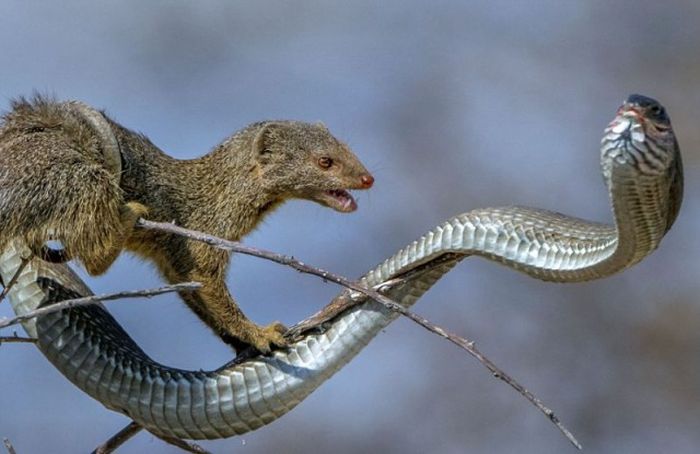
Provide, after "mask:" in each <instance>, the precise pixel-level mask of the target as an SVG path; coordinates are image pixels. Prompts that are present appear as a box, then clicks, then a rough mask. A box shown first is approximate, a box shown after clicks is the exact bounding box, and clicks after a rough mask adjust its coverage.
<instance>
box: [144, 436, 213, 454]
mask: <svg viewBox="0 0 700 454" xmlns="http://www.w3.org/2000/svg"><path fill="white" fill-rule="evenodd" d="M154 435H155V434H154ZM156 437H158V438H160V439H161V440H163V441H164V442H166V443H168V444H169V445H173V446H177V447H178V448H180V449H182V450H183V451H185V452H193V453H195V454H209V451H207V450H206V449H204V448H203V447H201V446H199V445H198V444H197V443H190V442H188V441H185V440H181V439H179V438H175V437H161V436H160V435H156Z"/></svg>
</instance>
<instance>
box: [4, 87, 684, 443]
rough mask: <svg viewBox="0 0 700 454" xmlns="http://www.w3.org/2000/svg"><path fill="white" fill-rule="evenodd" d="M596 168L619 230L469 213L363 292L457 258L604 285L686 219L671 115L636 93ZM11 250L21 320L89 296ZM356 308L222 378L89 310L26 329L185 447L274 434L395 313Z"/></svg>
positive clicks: (61, 272) (404, 252) (361, 304)
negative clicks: (172, 362)
mask: <svg viewBox="0 0 700 454" xmlns="http://www.w3.org/2000/svg"><path fill="white" fill-rule="evenodd" d="M600 163H601V169H602V174H603V178H604V181H605V184H606V185H607V188H608V192H609V197H610V203H611V206H612V213H613V218H614V223H613V224H604V223H597V222H590V221H587V220H583V219H579V218H575V217H571V216H566V215H563V214H559V213H556V212H552V211H547V210H542V209H534V208H525V207H516V206H511V207H501V208H486V209H476V210H472V211H469V212H466V213H463V214H460V215H457V216H455V217H452V218H450V219H448V220H446V221H444V222H443V223H441V224H439V225H437V226H436V227H434V228H433V229H431V230H429V231H428V232H427V233H425V234H424V235H422V236H421V237H420V238H418V239H417V240H415V241H413V242H412V243H410V244H408V245H407V246H405V247H403V248H402V249H400V250H399V251H398V252H397V253H396V254H394V255H392V256H391V257H389V258H387V259H386V260H385V261H383V262H382V263H380V264H379V265H378V266H376V267H375V268H373V269H371V270H370V271H369V272H367V273H366V274H365V275H364V276H362V277H361V278H360V279H359V280H358V281H357V282H358V283H359V284H360V285H362V286H364V287H367V288H376V289H378V290H379V291H381V292H382V293H384V294H385V295H386V296H387V297H389V298H391V299H392V300H394V301H396V302H398V303H399V304H401V305H403V306H404V307H406V308H408V307H410V306H412V305H413V304H414V303H415V302H416V301H417V300H418V299H419V298H420V297H421V296H422V295H423V294H424V293H425V292H426V291H428V290H429V289H430V287H431V286H432V285H433V284H435V283H436V282H437V281H438V280H439V279H440V278H441V277H442V276H444V275H445V274H446V273H447V272H448V271H450V270H451V269H452V268H453V267H454V266H455V265H456V264H457V263H459V262H460V261H461V260H462V259H464V258H466V257H469V256H481V257H485V258H487V259H490V260H494V261H496V262H499V263H502V264H504V265H506V266H508V267H510V268H513V269H515V270H518V271H520V272H523V273H526V274H528V275H530V276H532V277H534V278H537V279H540V280H545V281H555V282H580V281H587V280H591V279H597V278H602V277H606V276H610V275H612V274H613V273H616V272H619V271H621V270H624V269H626V268H628V267H630V266H632V265H634V264H635V263H637V262H639V261H640V260H642V259H643V258H644V257H646V256H647V255H648V254H649V253H651V252H652V251H654V250H655V249H656V248H657V247H658V245H659V243H660V241H661V240H662V238H663V237H664V235H665V234H666V232H668V230H669V229H670V228H671V225H672V224H673V222H674V220H675V219H676V217H677V215H678V211H679V209H680V205H681V200H682V194H683V171H682V163H681V156H680V150H679V147H678V143H677V141H676V137H675V135H674V132H673V129H672V127H671V122H670V119H669V117H668V114H667V113H666V111H665V109H664V108H663V107H662V106H661V105H660V104H659V103H658V102H657V101H655V100H654V99H652V98H648V97H646V96H642V95H630V96H629V97H628V98H627V99H626V100H625V101H624V103H623V104H622V106H621V107H620V108H619V109H618V110H617V112H616V114H615V117H614V119H613V120H612V122H611V123H610V124H609V125H608V126H607V127H606V128H605V131H604V135H603V138H602V142H601V147H600ZM23 257H27V247H26V246H25V245H24V244H22V242H21V240H15V241H13V242H12V243H11V244H10V245H9V246H8V247H7V248H6V249H5V250H4V251H3V254H2V256H1V257H0V275H1V276H2V279H3V282H9V281H10V280H11V279H12V277H13V276H15V273H17V272H18V270H19V271H20V273H19V274H18V275H17V278H16V282H15V284H14V286H12V288H11V290H10V292H9V300H10V303H11V305H12V307H13V310H14V311H15V313H16V314H18V315H19V314H26V313H28V312H29V311H32V310H33V309H35V308H37V307H40V306H46V305H49V304H52V303H55V302H58V301H61V300H65V299H68V298H76V297H81V296H86V295H91V294H92V292H91V291H90V289H89V288H88V287H87V286H86V285H85V283H84V282H83V281H81V279H80V278H79V277H78V276H77V275H76V274H75V272H74V271H73V270H71V268H70V267H69V266H67V265H66V264H58V263H48V262H46V261H42V260H40V259H38V258H33V259H32V260H31V261H29V262H27V263H25V265H26V266H24V267H23V268H21V265H22V263H23ZM350 297H352V298H354V301H355V302H354V304H348V305H346V306H344V307H343V308H342V310H338V311H335V312H334V313H333V314H332V315H331V316H329V317H328V318H327V319H326V320H325V321H324V322H323V323H321V324H319V325H318V326H316V327H315V328H314V329H309V330H306V331H304V332H300V333H298V336H297V337H296V338H295V340H294V341H293V342H290V344H289V345H288V346H287V347H285V348H281V349H277V350H275V351H273V352H272V353H271V354H269V355H267V356H263V355H250V356H249V357H245V358H241V357H240V355H239V358H238V359H234V360H233V361H231V362H229V363H226V364H225V365H223V366H221V367H220V368H218V369H216V370H210V371H195V370H182V369H175V368H172V367H168V366H165V365H163V364H160V363H158V362H156V361H154V360H153V359H151V358H150V357H149V356H148V355H147V354H146V353H145V352H144V351H143V350H142V349H141V348H140V347H139V346H138V345H137V343H136V342H135V341H134V340H132V339H131V338H130V337H129V335H128V334H127V333H126V331H125V330H124V329H123V328H122V327H121V326H120V325H119V324H118V323H117V321H116V320H115V319H114V318H113V317H112V316H111V315H110V314H109V313H108V312H107V310H106V309H105V308H104V306H102V305H99V304H96V305H91V306H85V307H75V308H71V309H66V310H61V311H56V312H53V313H50V314H47V315H43V316H40V317H37V318H33V319H30V320H28V321H25V322H23V327H24V329H25V330H26V332H27V333H28V334H29V335H30V336H33V337H36V338H37V339H38V341H37V346H38V348H39V349H40V351H41V352H42V353H43V354H44V355H45V356H46V358H47V359H48V360H49V361H50V362H51V363H52V364H53V365H54V366H55V367H56V368H57V369H58V370H59V371H60V373H61V374H63V375H64V376H65V377H66V378H68V380H70V381H71V382H72V383H73V384H75V385H76V386H77V387H78V388H80V389H81V390H82V391H84V392H85V393H87V394H88V395H90V396H92V397H93V398H94V399H96V400H97V401H99V402H100V403H102V404H103V405H104V406H105V407H107V408H108V409H111V410H114V411H117V412H121V413H123V414H124V415H126V416H128V417H129V418H131V419H132V420H134V421H135V422H136V423H137V424H139V425H140V426H142V427H143V428H145V429H146V430H148V431H150V432H152V433H154V434H156V435H159V436H162V437H177V438H184V439H218V438H225V437H230V436H234V435H240V434H243V433H246V432H249V431H252V430H255V429H257V428H259V427H261V426H264V425H266V424H269V423H271V422H273V421H275V420H276V419H278V418H280V417H281V416H282V415H284V414H286V413H287V412H289V411H290V410H291V409H292V408H294V407H295V406H296V405H297V404H299V403H300V402H301V401H303V400H304V399H305V398H306V397H307V396H308V395H310V394H311V393H312V392H313V391H314V390H315V389H317V388H318V387H319V386H320V385H321V384H322V383H323V382H325V381H326V380H328V379H329V378H330V377H331V376H332V375H333V374H334V373H335V372H336V371H338V370H339V369H340V368H342V367H343V366H345V365H346V364H347V363H348V362H350V361H351V360H352V359H353V358H354V357H355V356H356V355H357V354H358V353H359V352H360V351H361V350H362V348H363V347H364V346H366V345H367V344H368V343H369V342H370V341H371V340H372V339H373V338H374V337H375V336H376V335H377V334H378V333H379V332H380V331H381V330H382V329H384V328H385V327H386V326H387V325H388V324H389V323H391V322H392V321H393V320H395V319H396V318H397V317H398V315H397V314H396V312H393V311H391V310H389V309H387V308H386V307H385V306H383V305H381V304H379V303H377V302H375V301H373V300H371V299H369V298H367V297H359V298H358V297H357V295H353V294H352V292H350V291H349V290H344V291H343V292H341V294H340V295H339V298H346V299H347V298H350Z"/></svg>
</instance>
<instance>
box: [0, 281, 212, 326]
mask: <svg viewBox="0 0 700 454" xmlns="http://www.w3.org/2000/svg"><path fill="white" fill-rule="evenodd" d="M201 286H202V284H200V283H199V282H183V283H181V284H174V285H166V286H164V287H159V288H153V289H147V290H129V291H125V292H117V293H108V294H105V295H90V296H85V297H82V298H74V299H69V300H65V301H61V302H60V303H56V304H52V305H50V306H45V307H41V308H39V309H35V310H33V311H30V312H27V313H26V314H23V315H18V316H16V317H14V318H10V319H6V320H0V329H2V328H7V327H8V326H12V325H16V324H17V323H20V322H23V321H26V320H29V319H31V318H34V317H38V316H40V315H46V314H50V313H52V312H57V311H61V310H64V309H69V308H71V307H76V306H87V305H90V304H95V303H98V302H100V301H110V300H116V299H121V298H139V297H147V298H150V297H152V296H156V295H161V294H163V293H170V292H179V291H183V290H184V291H192V290H197V289H198V288H201Z"/></svg>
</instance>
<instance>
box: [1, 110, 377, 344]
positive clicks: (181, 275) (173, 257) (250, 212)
mask: <svg viewBox="0 0 700 454" xmlns="http://www.w3.org/2000/svg"><path fill="white" fill-rule="evenodd" d="M373 182H374V178H373V177H372V176H371V175H370V173H369V172H368V171H367V170H366V169H365V167H364V166H363V165H362V164H361V163H360V161H359V160H358V159H357V157H355V155H354V154H353V153H352V152H351V151H350V149H349V148H348V147H347V146H346V145H345V144H343V143H342V142H340V141H339V140H338V139H336V138H335V137H334V136H333V135H332V134H331V133H330V132H329V131H328V129H327V128H326V127H325V126H323V125H322V124H310V123H304V122H297V121H264V122H259V123H254V124H252V125H250V126H248V127H246V128H244V129H242V130H241V131H239V132H237V133H235V134H233V135H232V136H231V137H229V138H227V139H226V140H224V141H223V142H222V143H221V144H219V145H218V146H216V147H215V148H214V149H213V150H212V151H211V152H209V153H208V154H206V155H204V156H202V157H200V158H196V159H190V160H178V159H174V158H172V157H170V156H168V155H166V154H165V153H163V152H162V151H161V150H160V149H159V148H158V147H156V146H155V145H153V144H152V143H151V142H150V141H149V140H148V138H146V137H145V136H144V135H142V134H138V133H135V132H133V131H130V130H128V129H126V128H124V127H122V126H121V125H119V124H117V123H116V122H114V121H113V120H111V119H110V118H109V117H107V116H106V115H105V114H104V113H103V112H100V111H98V110H95V109H93V108H91V107H89V106H87V105H85V104H83V103H80V102H76V101H70V102H57V101H55V100H53V99H51V98H47V97H42V96H35V97H33V98H31V99H25V98H19V99H17V100H15V101H13V102H12V104H11V108H10V110H9V112H7V113H6V114H5V115H4V116H3V117H2V123H0V248H1V247H3V246H5V244H6V243H7V241H8V240H10V239H12V238H15V237H21V238H23V239H24V240H25V241H26V242H27V244H28V245H29V246H30V248H31V249H32V250H33V251H34V252H35V253H36V254H38V255H40V256H41V254H42V253H43V251H46V246H45V245H46V243H47V241H50V240H56V241H60V243H61V244H62V248H63V251H62V252H63V253H64V254H65V257H71V258H75V259H77V260H79V261H80V262H81V263H83V265H84V266H85V268H86V270H87V271H88V272H89V273H90V274H92V275H98V274H102V273H104V272H105V271H106V270H107V269H108V268H109V266H110V265H111V264H112V263H113V262H114V260H115V259H116V258H117V257H118V255H119V253H120V252H121V250H122V249H127V250H130V251H133V252H135V253H137V254H138V255H140V256H142V257H145V258H148V259H150V260H153V261H154V263H155V264H156V265H157V267H158V269H159V270H160V272H161V274H162V275H163V276H164V277H165V279H166V280H167V281H169V282H171V283H175V282H182V281H187V280H195V281H199V282H201V283H202V284H203V287H202V289H201V290H199V291H197V292H194V293H182V294H181V297H182V298H183V299H184V300H185V302H186V303H187V304H188V306H189V307H190V308H191V309H192V310H193V311H194V312H195V313H196V314H197V315H198V316H199V317H200V318H201V319H202V320H203V321H204V322H205V323H206V324H207V325H209V326H210V327H211V328H212V329H213V330H214V331H215V332H216V333H217V334H218V335H219V336H220V337H221V338H222V339H223V340H224V341H225V342H227V343H228V344H230V345H232V346H233V347H234V348H236V349H240V348H242V347H244V346H246V345H253V346H255V347H256V348H257V349H258V350H260V351H262V352H268V351H269V350H270V349H271V346H272V345H278V346H283V345H284V343H285V341H284V338H283V337H282V335H281V333H282V332H283V331H284V327H283V326H282V325H281V324H279V323H277V322H275V323H272V324H270V325H268V326H266V327H261V326H258V325H256V324H255V323H253V322H251V321H250V320H248V319H247V318H246V317H245V315H244V314H243V313H242V312H241V310H240V309H239V307H238V306H237V305H236V303H235V302H234V300H233V298H232V297H231V296H230V294H229V292H228V289H227V287H226V284H225V277H226V272H227V269H228V264H229V261H230V254H228V253H227V252H225V251H220V250H215V249H213V248H210V247H208V246H206V245H204V244H201V243H195V242H190V241H187V240H185V239H183V238H181V237H175V236H173V235H169V234H165V233H162V232H156V231H146V230H141V229H134V225H135V223H136V221H137V220H138V218H139V217H148V218H149V219H152V220H156V221H168V222H169V221H174V222H175V223H177V224H178V225H181V226H183V227H186V228H191V229H195V230H201V231H205V232H208V233H211V234H214V235H218V236H221V237H224V238H226V239H230V240H239V239H240V238H241V237H242V236H243V235H245V234H247V233H249V232H250V231H251V230H253V229H254V228H255V227H256V226H257V225H259V224H260V222H261V221H262V219H263V218H264V217H265V216H266V215H267V214H269V213H270V212H272V211H273V210H274V209H275V208H276V207H278V206H280V205H281V204H282V203H283V202H285V201H287V200H289V199H307V200H312V201H315V202H317V203H319V204H322V205H324V206H327V207H330V208H333V209H334V210H336V211H340V212H351V211H354V210H355V209H356V207H357V205H356V203H355V200H354V199H353V198H352V196H351V195H350V193H349V192H348V191H347V190H349V189H368V188H370V187H371V186H372V185H373Z"/></svg>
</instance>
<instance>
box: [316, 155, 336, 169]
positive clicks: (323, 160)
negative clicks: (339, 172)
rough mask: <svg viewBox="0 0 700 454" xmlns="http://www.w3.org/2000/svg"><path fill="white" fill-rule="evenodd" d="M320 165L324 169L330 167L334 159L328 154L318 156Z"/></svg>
mask: <svg viewBox="0 0 700 454" xmlns="http://www.w3.org/2000/svg"><path fill="white" fill-rule="evenodd" d="M318 165H319V167H321V168H322V169H330V168H331V166H332V165H333V159H332V158H329V157H328V156H321V157H320V158H318Z"/></svg>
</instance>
